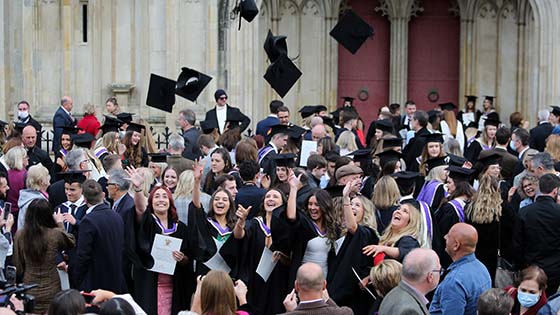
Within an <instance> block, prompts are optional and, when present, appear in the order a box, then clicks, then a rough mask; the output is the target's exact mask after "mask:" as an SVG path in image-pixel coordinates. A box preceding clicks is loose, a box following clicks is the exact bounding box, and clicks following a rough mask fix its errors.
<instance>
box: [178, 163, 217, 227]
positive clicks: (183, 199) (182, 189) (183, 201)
mask: <svg viewBox="0 0 560 315" xmlns="http://www.w3.org/2000/svg"><path fill="white" fill-rule="evenodd" d="M193 189H194V172H193V171H192V170H185V171H183V172H182V173H181V175H179V181H178V182H177V187H176V188H175V192H174V193H173V199H175V206H176V207H177V216H179V221H181V222H183V223H185V224H186V225H189V224H188V215H189V212H188V208H189V204H190V203H191V202H192V193H193ZM200 203H201V204H202V207H203V208H204V209H206V210H207V209H210V195H208V194H206V193H203V192H201V193H200Z"/></svg>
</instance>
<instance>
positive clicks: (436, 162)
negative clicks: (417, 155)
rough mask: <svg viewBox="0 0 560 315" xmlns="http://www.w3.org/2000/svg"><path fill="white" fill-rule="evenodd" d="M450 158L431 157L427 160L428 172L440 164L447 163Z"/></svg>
mask: <svg viewBox="0 0 560 315" xmlns="http://www.w3.org/2000/svg"><path fill="white" fill-rule="evenodd" d="M447 161H448V158H447V157H446V156H441V157H436V158H431V159H429V160H427V161H426V164H427V165H428V172H429V171H430V170H432V169H434V168H436V167H438V166H442V165H447Z"/></svg>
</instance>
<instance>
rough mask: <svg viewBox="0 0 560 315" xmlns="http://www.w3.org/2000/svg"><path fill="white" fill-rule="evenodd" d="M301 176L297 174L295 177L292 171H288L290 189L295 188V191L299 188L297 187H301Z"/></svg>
mask: <svg viewBox="0 0 560 315" xmlns="http://www.w3.org/2000/svg"><path fill="white" fill-rule="evenodd" d="M301 175H302V174H299V175H298V176H297V177H296V175H295V174H294V171H292V170H290V171H289V172H288V184H290V188H295V189H298V188H299V186H300V185H301V181H300V179H301Z"/></svg>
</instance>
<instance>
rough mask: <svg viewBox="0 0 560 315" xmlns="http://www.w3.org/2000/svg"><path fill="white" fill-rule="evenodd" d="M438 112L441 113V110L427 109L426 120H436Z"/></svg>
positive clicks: (431, 121)
mask: <svg viewBox="0 0 560 315" xmlns="http://www.w3.org/2000/svg"><path fill="white" fill-rule="evenodd" d="M440 114H441V112H440V111H439V110H435V109H431V110H429V111H428V121H429V122H430V123H433V122H434V121H436V118H438V117H439V115H440Z"/></svg>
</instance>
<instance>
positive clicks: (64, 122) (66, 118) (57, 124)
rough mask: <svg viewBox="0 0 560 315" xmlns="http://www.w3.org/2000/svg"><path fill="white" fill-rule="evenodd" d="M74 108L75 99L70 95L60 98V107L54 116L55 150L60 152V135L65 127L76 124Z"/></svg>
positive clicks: (53, 147)
mask: <svg viewBox="0 0 560 315" xmlns="http://www.w3.org/2000/svg"><path fill="white" fill-rule="evenodd" d="M72 108H74V101H73V100H72V98H71V97H70V96H63V97H62V99H61V100H60V107H59V108H58V109H57V111H56V113H54V117H53V142H52V143H53V146H52V149H53V152H58V150H59V149H60V137H62V131H63V130H64V127H74V126H76V123H77V121H76V118H74V117H73V116H72V113H71V112H72Z"/></svg>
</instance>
